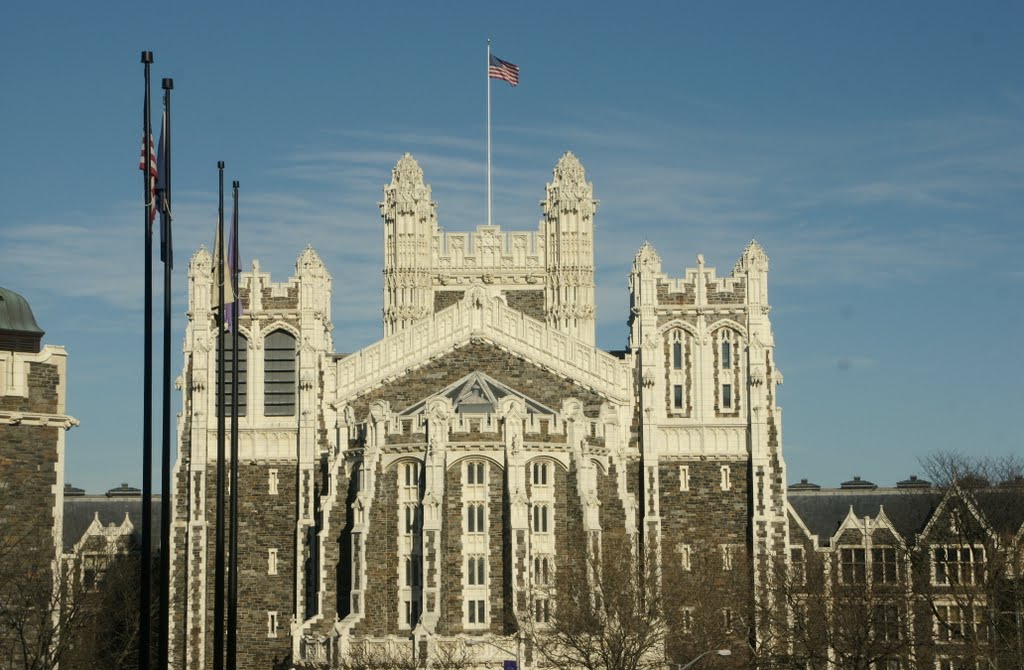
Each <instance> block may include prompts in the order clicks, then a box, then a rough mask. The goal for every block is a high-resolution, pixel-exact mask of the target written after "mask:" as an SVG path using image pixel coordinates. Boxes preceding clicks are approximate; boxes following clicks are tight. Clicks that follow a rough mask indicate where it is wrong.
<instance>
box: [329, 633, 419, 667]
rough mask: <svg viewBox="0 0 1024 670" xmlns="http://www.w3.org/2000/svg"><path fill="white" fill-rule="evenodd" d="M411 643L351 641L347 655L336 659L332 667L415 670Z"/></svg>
mask: <svg viewBox="0 0 1024 670" xmlns="http://www.w3.org/2000/svg"><path fill="white" fill-rule="evenodd" d="M412 645H413V643H412V641H407V642H406V643H405V644H402V643H399V642H397V641H392V640H387V641H384V642H370V641H369V640H357V641H353V643H352V645H351V647H350V648H349V650H348V653H347V654H345V655H343V656H342V657H341V658H339V659H337V661H336V663H335V665H334V667H337V668H343V669H344V670H415V668H416V667H417V664H416V659H415V657H414V655H413V646H412Z"/></svg>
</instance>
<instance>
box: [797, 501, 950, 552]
mask: <svg viewBox="0 0 1024 670" xmlns="http://www.w3.org/2000/svg"><path fill="white" fill-rule="evenodd" d="M941 499H942V495H941V493H940V492H938V491H930V490H927V489H924V490H922V489H843V490H837V489H821V490H813V489H812V490H797V491H794V490H792V489H791V490H790V491H789V502H790V504H791V505H792V506H793V509H794V510H795V511H796V513H797V514H798V515H799V516H800V518H801V519H802V520H803V522H804V524H805V525H806V526H807V528H808V530H810V531H811V532H812V533H814V534H815V535H817V536H818V541H819V542H820V543H821V544H822V545H825V544H827V543H828V541H829V538H831V537H832V535H833V534H834V533H835V532H836V530H837V529H838V528H839V525H840V524H841V523H842V522H843V520H844V519H845V518H846V516H847V514H848V513H849V511H850V508H851V507H852V508H853V513H854V514H855V515H856V516H857V517H865V516H869V517H871V518H874V517H876V516H878V513H879V511H881V510H882V509H884V510H885V515H886V516H887V517H888V518H889V521H891V522H892V524H893V526H894V527H895V528H896V530H897V532H899V534H900V535H901V536H902V537H903V539H904V540H905V541H906V542H907V543H908V544H912V543H913V542H914V536H915V534H917V533H919V532H921V530H922V529H923V528H924V526H925V524H927V523H928V519H929V518H930V517H931V515H932V512H933V511H934V510H935V508H936V507H937V506H938V504H939V501H940V500H941Z"/></svg>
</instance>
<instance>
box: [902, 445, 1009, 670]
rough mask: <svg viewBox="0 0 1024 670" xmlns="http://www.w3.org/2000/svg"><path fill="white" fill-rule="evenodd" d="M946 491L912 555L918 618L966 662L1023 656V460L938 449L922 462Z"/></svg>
mask: <svg viewBox="0 0 1024 670" xmlns="http://www.w3.org/2000/svg"><path fill="white" fill-rule="evenodd" d="M922 465H923V466H924V468H925V471H926V472H927V475H928V476H929V477H930V478H931V479H932V480H933V481H934V482H936V484H937V485H938V486H939V487H941V488H942V489H943V490H944V492H945V496H944V498H943V502H942V504H941V506H940V508H939V509H938V510H937V511H936V515H935V517H934V518H933V519H932V521H931V523H930V524H929V527H928V529H926V537H925V538H923V539H924V542H923V543H922V546H921V547H920V548H919V550H918V552H917V555H916V562H915V591H916V592H917V593H918V594H920V596H921V600H920V603H921V605H920V606H919V620H920V621H919V625H920V626H922V627H931V628H932V629H933V630H934V633H935V636H936V639H935V644H934V653H935V655H936V656H937V657H939V658H943V659H948V660H950V662H952V663H958V664H966V665H969V666H971V667H975V666H977V667H982V666H985V667H991V668H1019V667H1021V659H1024V575H1022V568H1024V463H1022V461H1021V460H1020V459H1019V458H1016V457H1006V458H998V459H971V458H968V457H966V456H964V455H962V454H957V453H939V454H935V455H932V456H930V457H928V458H927V459H925V460H924V461H923V463H922Z"/></svg>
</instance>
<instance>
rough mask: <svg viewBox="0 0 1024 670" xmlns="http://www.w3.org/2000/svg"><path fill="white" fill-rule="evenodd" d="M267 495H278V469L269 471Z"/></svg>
mask: <svg viewBox="0 0 1024 670" xmlns="http://www.w3.org/2000/svg"><path fill="white" fill-rule="evenodd" d="M267 493H269V494H270V495H272V496H276V495H277V469H276V468H271V469H270V470H268V471H267Z"/></svg>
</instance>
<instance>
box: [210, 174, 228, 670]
mask: <svg viewBox="0 0 1024 670" xmlns="http://www.w3.org/2000/svg"><path fill="white" fill-rule="evenodd" d="M217 171H218V173H219V178H220V198H219V200H218V205H217V240H218V241H219V243H220V244H219V247H218V248H217V249H215V250H214V253H215V254H216V255H217V258H216V260H215V261H214V262H215V263H216V264H217V268H218V269H219V272H218V273H217V278H218V279H217V321H216V324H217V361H218V365H217V533H216V550H215V559H214V579H213V669H214V670H224V455H225V454H224V340H225V339H227V338H225V337H224V270H225V268H224V161H217Z"/></svg>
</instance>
